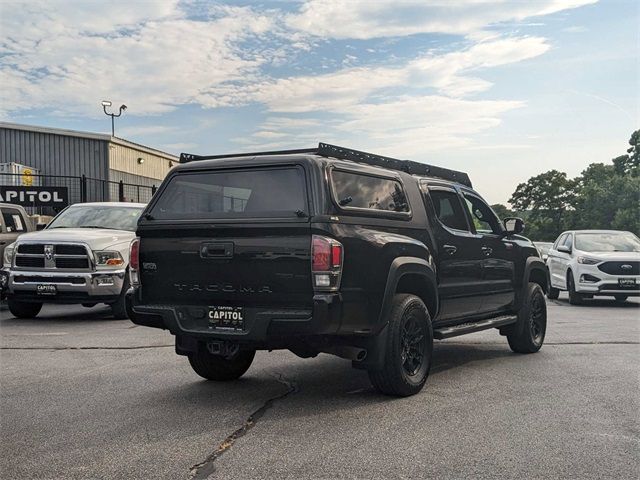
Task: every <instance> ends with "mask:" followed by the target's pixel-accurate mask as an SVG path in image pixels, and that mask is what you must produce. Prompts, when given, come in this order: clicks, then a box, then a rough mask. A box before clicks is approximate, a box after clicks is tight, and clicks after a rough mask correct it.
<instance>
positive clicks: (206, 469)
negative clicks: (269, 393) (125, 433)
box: [189, 373, 298, 480]
mask: <svg viewBox="0 0 640 480" xmlns="http://www.w3.org/2000/svg"><path fill="white" fill-rule="evenodd" d="M275 378H276V380H277V381H278V382H280V383H282V384H283V385H284V386H286V387H287V390H286V391H285V392H284V393H282V394H280V395H277V396H275V397H272V398H270V399H268V400H267V401H266V402H264V403H263V404H262V406H261V407H260V408H258V409H257V410H256V411H255V412H253V413H252V414H251V415H249V417H248V418H247V419H246V420H245V421H244V423H243V424H242V426H241V427H240V428H238V429H237V430H236V431H234V432H233V433H232V434H231V435H229V436H227V438H225V439H224V440H223V441H222V442H221V443H220V444H219V445H218V447H217V448H216V450H215V451H214V452H213V453H212V454H210V455H209V456H208V457H207V458H206V459H204V461H202V462H200V463H198V464H196V465H194V466H193V467H191V470H190V474H189V478H190V479H191V480H204V479H206V478H208V477H209V476H210V475H211V474H213V473H214V472H215V466H214V462H215V461H216V460H217V459H218V457H220V456H221V455H222V454H223V453H225V452H226V451H227V450H229V449H230V448H231V447H232V446H233V445H234V444H235V442H236V440H237V439H239V438H240V437H243V436H244V435H246V434H247V432H248V431H249V430H251V429H252V428H253V427H255V425H256V423H257V422H258V420H260V418H261V417H262V416H263V415H264V414H265V412H266V411H267V410H269V408H271V407H272V406H273V404H274V403H275V402H276V401H278V400H282V399H283V398H285V397H287V396H289V395H290V394H292V393H295V392H297V391H298V386H297V385H296V384H295V383H294V382H293V381H290V380H287V379H286V378H285V377H284V375H282V374H281V373H278V374H277V377H275Z"/></svg>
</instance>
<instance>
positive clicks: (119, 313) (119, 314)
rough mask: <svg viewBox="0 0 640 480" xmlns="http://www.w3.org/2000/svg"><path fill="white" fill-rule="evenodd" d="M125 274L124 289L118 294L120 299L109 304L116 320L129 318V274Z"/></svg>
mask: <svg viewBox="0 0 640 480" xmlns="http://www.w3.org/2000/svg"><path fill="white" fill-rule="evenodd" d="M125 275H126V276H125V279H124V283H123V285H122V291H121V292H120V295H119V296H118V300H116V301H115V302H113V303H110V304H109V306H110V307H111V313H112V314H113V318H115V319H116V320H126V319H127V318H129V315H128V313H127V307H126V304H125V296H126V294H127V290H129V275H127V274H125Z"/></svg>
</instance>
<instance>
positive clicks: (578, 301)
mask: <svg viewBox="0 0 640 480" xmlns="http://www.w3.org/2000/svg"><path fill="white" fill-rule="evenodd" d="M567 292H569V303H570V304H571V305H582V304H583V303H584V297H583V296H582V295H580V294H579V293H578V292H576V284H575V282H574V280H573V273H571V270H569V271H568V272H567Z"/></svg>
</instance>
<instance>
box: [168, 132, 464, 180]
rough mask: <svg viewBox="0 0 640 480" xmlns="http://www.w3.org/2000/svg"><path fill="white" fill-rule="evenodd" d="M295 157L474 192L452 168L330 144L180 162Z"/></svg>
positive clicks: (186, 158) (196, 157)
mask: <svg viewBox="0 0 640 480" xmlns="http://www.w3.org/2000/svg"><path fill="white" fill-rule="evenodd" d="M291 154H311V155H319V156H321V157H330V158H338V159H340V160H350V161H353V162H359V163H365V164H367V165H374V166H376V167H382V168H388V169H391V170H398V171H401V172H406V173H409V174H411V175H424V176H427V177H437V178H442V179H444V180H449V181H452V182H457V183H460V184H462V185H466V186H467V187H470V188H471V180H470V179H469V175H467V174H466V173H464V172H459V171H457V170H450V169H448V168H443V167H436V166H434V165H428V164H426V163H419V162H414V161H411V160H399V159H397V158H392V157H384V156H382V155H376V154H374V153H368V152H361V151H359V150H353V149H350V148H345V147H339V146H337V145H331V144H329V143H322V142H321V143H319V144H318V148H305V149H299V150H274V151H270V152H253V153H232V154H226V155H207V156H200V155H193V154H190V153H181V154H180V162H181V163H187V162H194V161H198V160H216V159H222V158H231V157H256V156H262V155H291Z"/></svg>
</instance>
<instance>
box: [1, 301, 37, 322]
mask: <svg viewBox="0 0 640 480" xmlns="http://www.w3.org/2000/svg"><path fill="white" fill-rule="evenodd" d="M7 304H8V305H9V311H10V312H11V314H12V315H13V316H14V317H16V318H34V317H36V316H37V315H38V314H39V313H40V310H42V304H41V303H30V302H20V301H18V300H14V299H12V298H11V297H9V299H8V301H7Z"/></svg>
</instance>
